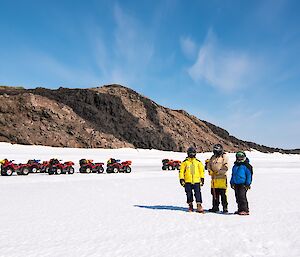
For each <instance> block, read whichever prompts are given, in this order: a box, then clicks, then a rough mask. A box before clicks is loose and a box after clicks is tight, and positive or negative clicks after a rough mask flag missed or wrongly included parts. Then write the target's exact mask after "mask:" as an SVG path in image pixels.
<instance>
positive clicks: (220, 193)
mask: <svg viewBox="0 0 300 257" xmlns="http://www.w3.org/2000/svg"><path fill="white" fill-rule="evenodd" d="M213 153H214V154H213V156H212V157H211V158H210V159H209V160H208V161H207V163H206V167H207V170H208V174H209V175H210V176H211V194H212V197H213V199H212V205H213V206H212V208H211V209H209V210H208V211H210V212H218V211H219V205H220V197H221V202H222V206H223V213H228V202H227V194H226V190H227V176H226V173H227V171H228V156H227V154H226V153H225V152H224V150H223V146H222V145H221V144H216V145H214V147H213Z"/></svg>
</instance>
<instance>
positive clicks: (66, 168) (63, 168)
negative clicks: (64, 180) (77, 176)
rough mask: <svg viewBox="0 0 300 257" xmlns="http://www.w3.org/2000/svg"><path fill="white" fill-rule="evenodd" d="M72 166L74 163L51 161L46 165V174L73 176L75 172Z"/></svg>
mask: <svg viewBox="0 0 300 257" xmlns="http://www.w3.org/2000/svg"><path fill="white" fill-rule="evenodd" d="M73 165H74V162H71V161H68V162H64V163H62V162H61V161H59V160H58V159H51V160H50V161H49V164H48V174H49V175H53V174H56V175H60V174H67V173H68V174H73V173H74V171H75V170H74V167H73Z"/></svg>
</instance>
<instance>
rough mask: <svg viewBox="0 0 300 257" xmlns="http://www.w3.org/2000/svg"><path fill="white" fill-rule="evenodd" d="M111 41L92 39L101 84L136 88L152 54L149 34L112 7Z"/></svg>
mask: <svg viewBox="0 0 300 257" xmlns="http://www.w3.org/2000/svg"><path fill="white" fill-rule="evenodd" d="M113 17H114V21H115V25H116V26H115V28H114V29H113V40H112V41H110V42H108V41H107V40H105V38H104V37H103V35H102V34H101V33H99V34H98V35H97V36H96V37H95V36H93V37H92V38H91V41H93V42H95V43H94V50H93V51H94V52H95V57H96V62H97V65H98V68H99V71H100V73H101V75H102V80H101V81H103V83H121V84H125V85H131V86H133V85H134V84H137V83H139V82H140V81H141V77H142V76H144V74H145V73H147V69H148V66H149V65H150V63H151V62H152V61H153V55H154V52H155V49H154V43H153V39H152V38H151V33H150V32H149V31H147V27H146V26H145V25H144V24H141V23H140V21H139V20H137V19H135V18H134V17H133V16H132V15H130V14H128V13H127V12H126V11H125V10H123V9H122V8H121V6H120V5H118V4H115V6H114V10H113Z"/></svg>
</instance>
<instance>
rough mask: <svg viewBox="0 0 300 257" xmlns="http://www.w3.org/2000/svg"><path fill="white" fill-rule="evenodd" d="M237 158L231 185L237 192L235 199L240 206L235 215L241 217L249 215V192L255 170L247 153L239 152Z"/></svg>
mask: <svg viewBox="0 0 300 257" xmlns="http://www.w3.org/2000/svg"><path fill="white" fill-rule="evenodd" d="M235 157H236V161H235V162H234V166H233V168H232V175H231V180H230V185H231V188H232V189H234V191H235V198H236V202H237V205H238V210H237V211H236V212H235V213H236V214H239V215H249V206H248V200H247V191H248V190H249V189H250V185H251V182H252V174H253V168H252V166H251V165H250V163H249V159H248V158H247V157H246V154H245V152H243V151H239V152H237V153H236V155H235Z"/></svg>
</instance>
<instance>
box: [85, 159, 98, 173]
mask: <svg viewBox="0 0 300 257" xmlns="http://www.w3.org/2000/svg"><path fill="white" fill-rule="evenodd" d="M79 165H80V168H79V172H80V173H103V172H104V168H103V165H104V163H103V162H96V163H93V160H86V159H81V160H79Z"/></svg>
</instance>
